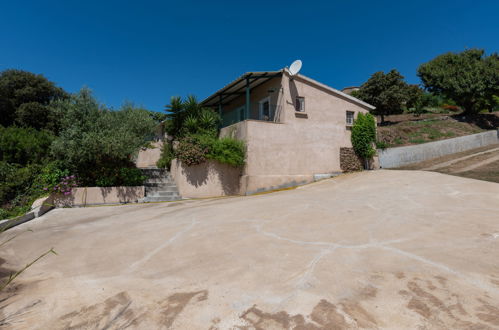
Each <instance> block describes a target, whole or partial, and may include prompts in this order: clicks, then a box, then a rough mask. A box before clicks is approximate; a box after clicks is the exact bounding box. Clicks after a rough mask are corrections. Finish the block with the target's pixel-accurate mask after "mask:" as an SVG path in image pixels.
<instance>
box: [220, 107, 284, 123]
mask: <svg viewBox="0 0 499 330" xmlns="http://www.w3.org/2000/svg"><path fill="white" fill-rule="evenodd" d="M250 109H251V111H250V113H249V117H247V115H246V108H245V107H244V106H243V107H239V108H236V109H233V110H231V111H228V112H224V113H223V114H222V127H226V126H229V125H232V124H235V123H238V122H240V121H243V120H246V119H252V120H261V121H269V122H279V115H280V110H281V106H279V105H276V104H270V105H269V106H268V107H266V108H263V107H261V105H260V103H252V104H251V106H250Z"/></svg>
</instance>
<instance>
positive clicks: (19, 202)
mask: <svg viewBox="0 0 499 330" xmlns="http://www.w3.org/2000/svg"><path fill="white" fill-rule="evenodd" d="M40 171H41V165H37V164H30V165H26V166H21V165H19V164H9V163H6V162H1V161H0V183H1V184H0V203H1V207H2V209H3V210H4V211H3V213H4V214H7V213H8V214H9V217H10V216H16V215H20V214H23V213H25V212H27V211H28V210H29V209H30V207H31V204H32V203H33V201H34V200H35V199H36V198H38V197H40V196H43V195H44V194H46V192H44V191H43V189H42V187H40V186H39V185H37V184H36V180H37V177H38V175H39V174H40Z"/></svg>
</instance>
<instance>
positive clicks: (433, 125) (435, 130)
mask: <svg viewBox="0 0 499 330" xmlns="http://www.w3.org/2000/svg"><path fill="white" fill-rule="evenodd" d="M498 125H499V115H498V114H497V113H493V114H478V115H475V116H471V117H463V116H462V115H448V114H447V115H445V114H424V115H421V116H419V117H415V116H414V115H410V114H404V115H395V116H390V117H388V121H387V122H386V124H384V125H383V126H378V141H379V142H380V143H379V145H380V146H382V147H384V148H388V147H399V146H406V145H413V144H420V143H426V142H432V141H438V140H444V139H449V138H454V137H458V136H464V135H470V134H476V133H480V132H483V131H486V130H490V129H495V128H497V127H498Z"/></svg>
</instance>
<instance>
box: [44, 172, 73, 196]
mask: <svg viewBox="0 0 499 330" xmlns="http://www.w3.org/2000/svg"><path fill="white" fill-rule="evenodd" d="M76 187H78V180H77V179H76V175H69V176H65V177H63V178H62V179H61V181H60V182H59V183H57V184H56V185H55V186H53V187H52V189H51V192H55V193H58V194H63V195H70V194H71V189H73V188H76ZM43 190H46V191H47V190H49V188H48V187H45V188H43Z"/></svg>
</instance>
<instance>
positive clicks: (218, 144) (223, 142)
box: [208, 137, 245, 166]
mask: <svg viewBox="0 0 499 330" xmlns="http://www.w3.org/2000/svg"><path fill="white" fill-rule="evenodd" d="M244 157H245V148H244V142H242V141H239V140H236V139H232V138H229V137H224V138H221V139H218V140H214V143H213V145H212V147H211V149H210V151H209V152H208V158H209V159H213V160H216V161H218V162H220V163H222V164H229V165H232V166H242V165H244Z"/></svg>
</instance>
